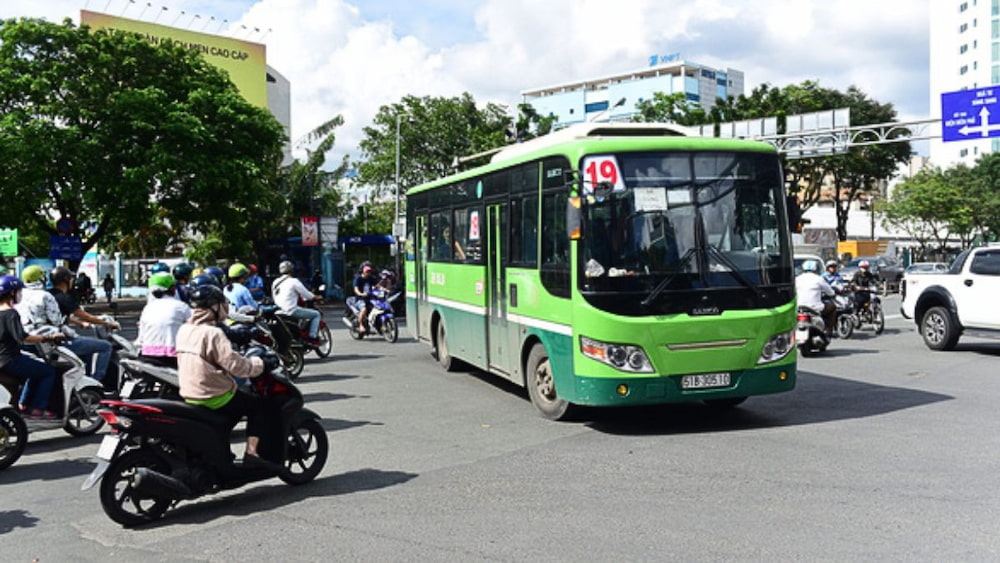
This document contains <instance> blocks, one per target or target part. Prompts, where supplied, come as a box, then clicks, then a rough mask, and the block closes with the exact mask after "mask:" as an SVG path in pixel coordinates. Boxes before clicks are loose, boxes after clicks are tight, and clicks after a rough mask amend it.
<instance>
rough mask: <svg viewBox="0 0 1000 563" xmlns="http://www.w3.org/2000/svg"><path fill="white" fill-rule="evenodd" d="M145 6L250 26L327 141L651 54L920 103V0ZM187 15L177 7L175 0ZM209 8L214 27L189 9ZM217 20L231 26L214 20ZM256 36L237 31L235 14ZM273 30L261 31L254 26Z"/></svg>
mask: <svg viewBox="0 0 1000 563" xmlns="http://www.w3.org/2000/svg"><path fill="white" fill-rule="evenodd" d="M150 3H151V4H152V8H148V9H147V10H146V12H145V13H144V14H143V17H142V19H145V20H151V19H152V18H153V16H154V14H155V11H156V9H161V10H162V7H163V6H166V7H167V8H168V9H167V10H166V11H164V12H163V14H161V16H160V17H159V19H158V21H157V23H161V24H171V23H173V22H174V20H177V24H176V25H178V26H180V27H188V26H190V28H191V29H194V30H201V29H203V28H204V29H205V31H207V32H215V31H217V30H219V28H222V29H221V33H222V34H226V33H227V32H228V33H230V34H234V35H236V36H237V37H241V38H244V37H247V36H248V35H249V39H251V40H253V39H257V40H260V39H261V38H262V39H263V42H264V43H266V44H267V49H268V62H269V64H271V66H273V67H274V68H276V69H277V70H278V71H279V72H280V73H282V74H283V75H284V76H285V77H287V78H288V79H289V80H290V81H291V84H292V137H293V139H294V138H297V137H299V136H301V135H304V134H306V133H307V132H308V131H309V130H310V129H312V128H313V127H315V126H317V125H319V124H321V123H323V122H325V121H327V120H328V119H330V118H332V117H333V116H335V115H337V114H342V115H343V116H344V119H345V125H344V126H343V127H342V128H341V129H340V130H339V131H338V135H337V139H338V141H337V152H341V153H342V152H346V153H349V154H351V155H352V157H355V158H358V157H360V156H361V155H360V153H359V151H358V149H357V148H356V147H357V144H358V142H359V141H360V139H361V134H362V133H361V130H362V128H363V127H365V126H367V125H368V124H369V123H370V122H371V120H372V118H373V117H374V115H375V113H376V112H377V111H378V109H379V107H380V106H382V105H385V104H390V103H393V102H395V101H398V100H399V99H400V98H401V97H402V96H404V95H406V94H414V95H418V96H425V95H430V96H457V95H459V94H461V93H462V92H464V91H468V92H471V93H472V94H473V96H474V97H475V98H476V100H477V101H479V102H487V101H492V102H499V103H503V104H506V105H508V106H510V107H512V108H513V107H514V106H515V105H516V104H517V103H518V102H519V101H520V92H521V91H522V90H526V89H530V88H535V87H539V86H546V85H552V84H558V83H562V82H570V81H575V80H579V79H585V78H593V77H597V76H604V75H611V74H616V73H618V72H623V71H629V70H636V69H639V68H642V67H645V66H646V65H647V61H648V58H649V56H650V55H652V54H655V53H660V54H666V53H676V52H679V53H680V54H681V55H682V57H683V58H685V59H688V60H691V61H695V62H699V63H702V64H707V65H711V66H716V67H720V68H725V67H731V68H736V69H739V70H742V71H744V73H745V75H746V89H747V93H749V91H750V90H751V89H752V88H754V87H756V86H757V85H759V84H762V83H769V84H771V85H772V86H777V87H781V86H785V85H787V84H792V83H799V82H802V81H803V80H819V81H820V84H821V85H823V86H826V87H830V88H837V89H846V88H847V87H848V86H850V85H856V86H858V87H859V88H861V89H862V90H863V91H864V92H866V93H867V94H868V95H869V96H871V97H872V98H874V99H875V100H878V101H879V102H883V103H885V102H889V103H892V104H894V105H895V107H896V109H897V111H898V112H899V115H900V118H901V119H902V120H913V119H922V118H925V117H928V116H929V115H930V113H929V108H928V104H929V94H928V91H929V69H928V65H929V44H928V42H929V14H928V11H929V4H928V3H929V0H880V1H877V2H872V1H870V0H840V1H839V2H829V1H826V0H797V1H796V2H773V1H771V0H694V1H687V2H679V1H674V2H664V1H662V0H618V1H617V2H608V1H606V0H546V1H545V2H538V1H537V0H530V1H529V0H359V1H356V2H348V1H346V0H257V1H253V0H154V1H152V2H150ZM145 4H146V2H141V1H136V2H131V3H130V2H128V1H126V0H46V1H45V2H38V1H37V0H5V1H4V9H3V13H2V14H0V17H18V16H32V17H45V18H47V19H49V20H52V21H60V20H61V19H62V18H63V17H72V18H74V19H76V18H77V16H78V13H79V10H80V9H81V8H84V7H86V8H87V9H90V10H95V11H107V12H108V13H111V14H119V15H124V16H125V17H133V18H135V17H138V16H139V14H140V11H141V9H142V8H141V7H142V6H145ZM182 10H183V11H185V17H180V16H179V14H180V11H182ZM193 14H200V15H201V16H202V18H206V19H207V18H208V17H209V16H214V17H215V18H216V22H219V25H218V26H216V25H215V24H214V23H213V24H212V25H211V26H206V25H205V24H203V23H201V22H202V21H205V19H201V20H194V19H193ZM223 20H228V21H229V22H230V23H229V27H228V28H225V27H224V26H222V24H221V22H222V21H223ZM243 25H245V26H247V28H248V29H250V30H252V29H253V28H254V27H256V28H260V29H261V30H262V32H261V33H260V34H255V33H249V34H248V33H247V31H245V30H244V29H243V28H242V27H241V26H243ZM267 29H270V30H271V31H270V32H266V30H267Z"/></svg>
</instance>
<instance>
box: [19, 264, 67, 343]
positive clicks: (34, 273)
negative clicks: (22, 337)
mask: <svg viewBox="0 0 1000 563" xmlns="http://www.w3.org/2000/svg"><path fill="white" fill-rule="evenodd" d="M21 280H22V281H23V282H24V289H23V290H22V292H21V302H20V303H18V304H17V306H16V309H17V312H18V313H20V315H21V322H22V323H23V324H24V329H25V330H27V331H30V330H32V329H34V328H38V327H41V326H46V325H48V326H54V327H58V326H59V325H61V324H62V323H63V316H62V313H61V312H59V303H58V302H57V301H56V298H55V297H53V296H52V294H51V293H49V292H48V291H45V270H43V269H42V267H41V266H36V265H31V266H28V267H27V268H25V269H23V270H21Z"/></svg>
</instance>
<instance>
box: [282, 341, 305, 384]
mask: <svg viewBox="0 0 1000 563" xmlns="http://www.w3.org/2000/svg"><path fill="white" fill-rule="evenodd" d="M278 358H280V359H281V367H283V368H284V369H285V375H287V376H288V379H292V380H294V379H297V378H298V377H299V375H300V374H301V373H302V368H304V367H305V365H306V360H305V358H304V357H303V355H302V350H300V349H298V348H289V349H288V353H287V354H279V355H278Z"/></svg>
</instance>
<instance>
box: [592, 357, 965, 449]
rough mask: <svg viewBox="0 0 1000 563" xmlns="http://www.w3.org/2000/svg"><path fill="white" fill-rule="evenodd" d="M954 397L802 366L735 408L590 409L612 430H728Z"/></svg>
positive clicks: (599, 425)
mask: <svg viewBox="0 0 1000 563" xmlns="http://www.w3.org/2000/svg"><path fill="white" fill-rule="evenodd" d="M953 398H954V397H951V396H949V395H942V394H938V393H929V392H926V391H918V390H914V389H904V388H901V387H888V386H885V385H876V384H873V383H865V382H862V381H855V380H848V379H841V378H838V377H830V376H826V375H816V374H813V373H809V372H805V371H799V380H798V385H797V386H796V389H795V390H794V391H792V392H791V393H784V394H781V395H765V396H761V397H751V398H749V399H747V402H745V403H743V405H741V406H740V407H738V408H734V409H728V410H724V409H719V408H713V407H709V406H707V405H703V404H701V403H678V404H670V405H661V406H654V407H633V408H610V409H586V411H585V412H586V414H585V415H584V417H586V419H587V420H589V421H588V422H587V423H586V424H587V426H589V427H591V428H593V429H594V430H597V431H599V432H604V433H608V434H622V435H655V434H688V433H698V432H727V431H733V430H747V429H754V428H772V427H782V426H798V425H803V424H816V423H821V422H830V421H835V420H848V419H853V418H868V417H872V416H879V415H883V414H888V413H891V412H895V411H900V410H904V409H911V408H915V407H921V406H925V405H929V404H933V403H937V402H940V401H947V400H951V399H953Z"/></svg>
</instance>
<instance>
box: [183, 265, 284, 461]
mask: <svg viewBox="0 0 1000 563" xmlns="http://www.w3.org/2000/svg"><path fill="white" fill-rule="evenodd" d="M201 277H202V276H197V277H196V278H195V279H194V280H192V285H195V288H194V289H193V290H192V291H191V305H192V306H193V307H194V311H193V312H192V314H191V318H190V319H188V322H187V323H185V324H184V325H183V326H181V328H180V330H179V331H178V333H177V364H178V378H179V380H180V394H181V397H183V398H184V400H185V401H186V402H188V403H190V404H194V405H200V406H203V407H205V408H208V409H212V410H214V411H216V412H218V413H220V414H223V415H225V416H227V417H228V418H229V420H230V428H232V427H233V426H235V425H236V423H237V422H238V421H239V420H240V418H242V417H243V416H244V415H245V416H246V417H247V446H246V456H244V462H251V463H252V462H255V461H258V460H259V459H260V458H264V459H266V460H270V461H274V462H277V461H278V460H279V459H280V448H281V438H282V437H281V429H280V427H279V426H278V425H277V424H276V423H275V421H277V420H278V419H279V417H280V411H279V406H278V405H277V404H276V403H274V402H273V401H270V400H267V399H263V398H259V397H255V396H253V395H251V394H249V393H244V392H242V391H239V390H238V389H237V385H236V380H235V379H234V377H251V378H252V377H257V376H259V375H261V374H262V373H263V372H264V369H265V365H264V361H263V360H262V359H261V358H259V357H252V358H244V357H243V356H241V355H240V354H239V353H237V352H236V351H235V350H233V347H232V345H231V344H230V342H229V339H228V338H226V334H225V333H224V332H223V331H222V329H221V328H219V327H218V324H219V323H220V322H222V321H223V320H225V318H226V315H227V314H228V313H229V303H228V301H227V300H226V296H225V295H223V293H222V290H221V289H219V288H218V287H217V286H216V285H214V284H212V283H210V281H209V277H208V276H205V278H206V279H205V280H199V279H198V278H201ZM200 282H205V283H200Z"/></svg>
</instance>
